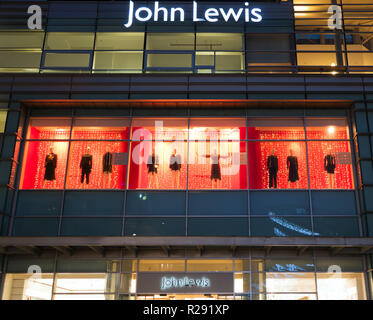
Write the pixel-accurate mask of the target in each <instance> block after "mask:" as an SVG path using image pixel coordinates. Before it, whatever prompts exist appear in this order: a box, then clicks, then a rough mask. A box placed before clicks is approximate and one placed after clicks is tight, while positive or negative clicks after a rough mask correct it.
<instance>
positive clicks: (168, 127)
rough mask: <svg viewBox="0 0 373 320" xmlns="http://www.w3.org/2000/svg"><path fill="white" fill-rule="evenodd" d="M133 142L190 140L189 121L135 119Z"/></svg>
mask: <svg viewBox="0 0 373 320" xmlns="http://www.w3.org/2000/svg"><path fill="white" fill-rule="evenodd" d="M131 126H132V136H131V139H132V141H142V140H148V141H152V140H157V141H174V140H180V141H183V140H186V139H187V138H188V120H187V119H183V118H134V119H132V125H131Z"/></svg>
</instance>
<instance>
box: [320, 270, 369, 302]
mask: <svg viewBox="0 0 373 320" xmlns="http://www.w3.org/2000/svg"><path fill="white" fill-rule="evenodd" d="M317 293H318V298H319V300H365V299H366V296H365V285H364V274H363V273H317Z"/></svg>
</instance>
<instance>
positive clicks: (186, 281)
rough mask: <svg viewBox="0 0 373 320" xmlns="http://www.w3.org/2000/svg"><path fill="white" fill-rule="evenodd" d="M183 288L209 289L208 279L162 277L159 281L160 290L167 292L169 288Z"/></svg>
mask: <svg viewBox="0 0 373 320" xmlns="http://www.w3.org/2000/svg"><path fill="white" fill-rule="evenodd" d="M185 287H190V288H192V287H201V288H208V287H210V279H209V278H206V277H202V278H200V279H198V278H191V277H187V276H185V277H181V278H175V277H169V278H168V277H162V279H161V290H168V289H171V288H185Z"/></svg>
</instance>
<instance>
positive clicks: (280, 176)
mask: <svg viewBox="0 0 373 320" xmlns="http://www.w3.org/2000/svg"><path fill="white" fill-rule="evenodd" d="M248 153H249V176H250V189H269V188H278V189H289V188H290V189H295V188H299V189H308V180H307V176H308V175H307V160H306V143H305V142H303V141H291V142H287V141H274V142H273V141H268V142H267V141H260V142H259V141H258V142H249V146H248Z"/></svg>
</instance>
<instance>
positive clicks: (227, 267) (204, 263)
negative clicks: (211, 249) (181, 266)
mask: <svg viewBox="0 0 373 320" xmlns="http://www.w3.org/2000/svg"><path fill="white" fill-rule="evenodd" d="M187 271H188V272H218V271H223V272H224V271H225V272H232V271H233V260H215V259H211V260H187Z"/></svg>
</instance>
